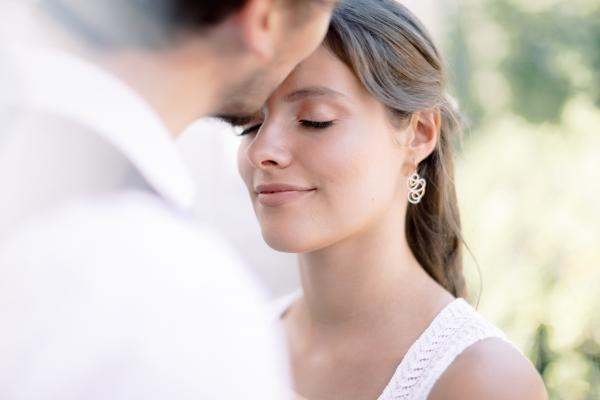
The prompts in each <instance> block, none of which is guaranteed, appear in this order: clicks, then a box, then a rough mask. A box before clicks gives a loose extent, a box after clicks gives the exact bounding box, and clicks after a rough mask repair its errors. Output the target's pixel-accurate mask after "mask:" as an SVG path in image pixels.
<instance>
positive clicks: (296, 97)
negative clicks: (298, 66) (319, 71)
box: [283, 86, 346, 103]
mask: <svg viewBox="0 0 600 400" xmlns="http://www.w3.org/2000/svg"><path fill="white" fill-rule="evenodd" d="M323 96H333V97H346V96H345V95H343V94H342V93H340V92H337V91H335V90H333V89H330V88H327V87H324V86H311V87H307V88H303V89H300V90H296V91H294V92H292V93H289V94H287V95H286V96H285V97H284V98H283V99H284V101H285V102H287V103H293V102H295V101H300V100H303V99H305V98H307V97H323Z"/></svg>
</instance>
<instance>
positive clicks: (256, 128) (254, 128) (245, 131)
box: [238, 124, 262, 136]
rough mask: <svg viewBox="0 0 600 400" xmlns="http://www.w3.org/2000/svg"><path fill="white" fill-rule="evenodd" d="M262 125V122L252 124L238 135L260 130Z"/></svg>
mask: <svg viewBox="0 0 600 400" xmlns="http://www.w3.org/2000/svg"><path fill="white" fill-rule="evenodd" d="M261 126H262V124H256V125H252V126H251V127H249V128H246V129H244V130H243V131H241V132H240V133H239V134H238V136H246V135H248V134H251V133H254V132H256V131H258V130H259V129H260V127H261Z"/></svg>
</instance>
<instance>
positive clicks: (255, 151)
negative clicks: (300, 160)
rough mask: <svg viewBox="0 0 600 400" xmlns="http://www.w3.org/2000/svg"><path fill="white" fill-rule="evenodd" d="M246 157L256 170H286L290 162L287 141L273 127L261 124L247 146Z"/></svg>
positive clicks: (290, 156) (290, 157)
mask: <svg viewBox="0 0 600 400" xmlns="http://www.w3.org/2000/svg"><path fill="white" fill-rule="evenodd" d="M247 156H248V159H249V160H250V162H251V163H252V165H253V166H254V167H255V168H258V169H263V170H264V169H271V168H286V167H288V166H289V165H290V163H291V161H292V155H291V152H290V143H289V139H287V138H286V135H285V134H283V132H282V131H281V130H278V129H277V128H276V127H275V126H267V125H265V124H263V126H262V127H261V129H260V130H259V131H258V133H257V134H256V136H255V137H254V140H253V141H252V143H251V144H250V145H249V146H248V148H247Z"/></svg>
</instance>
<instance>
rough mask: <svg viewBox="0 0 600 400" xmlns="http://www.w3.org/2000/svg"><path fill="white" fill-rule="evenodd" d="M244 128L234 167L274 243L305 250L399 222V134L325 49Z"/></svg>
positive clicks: (402, 194)
mask: <svg viewBox="0 0 600 400" xmlns="http://www.w3.org/2000/svg"><path fill="white" fill-rule="evenodd" d="M407 125H409V124H407ZM244 129H245V131H244V134H243V138H242V141H241V145H240V148H239V156H238V162H239V170H240V174H241V176H242V178H243V180H244V182H245V184H246V186H247V188H248V190H249V192H250V197H251V199H252V203H253V205H254V209H255V212H256V215H257V217H258V220H259V222H260V225H261V228H262V233H263V236H264V238H265V240H266V242H267V243H268V244H269V245H270V246H271V247H272V248H274V249H276V250H279V251H286V252H294V253H305V252H312V251H316V250H319V249H323V248H325V247H328V246H331V245H333V244H336V243H339V242H342V241H345V240H347V239H350V238H353V237H354V238H359V237H360V235H361V234H363V233H365V232H367V231H369V230H372V229H376V228H377V227H378V226H379V225H381V224H382V223H383V222H384V221H389V218H393V219H397V217H398V216H402V217H401V218H402V220H398V221H397V223H398V224H403V216H404V214H405V211H406V175H407V173H409V172H410V171H408V172H407V167H406V164H407V162H409V163H410V160H407V158H406V148H405V146H403V145H402V143H403V142H404V136H405V135H404V133H405V132H403V130H402V129H400V128H398V127H396V126H394V125H392V121H391V118H390V116H389V113H388V111H387V110H386V108H385V107H384V106H383V105H382V104H381V103H379V102H378V101H377V100H375V99H374V98H373V97H371V96H370V95H369V93H368V92H367V90H366V89H365V88H364V87H363V86H362V84H361V83H360V82H359V81H358V80H357V78H356V77H355V76H354V74H353V73H352V71H351V70H350V69H349V68H348V67H347V66H346V65H345V64H344V63H343V62H342V61H340V60H339V59H338V58H337V57H335V56H334V55H333V54H332V53H331V52H330V51H329V50H327V49H325V48H324V47H320V48H319V49H317V51H316V52H315V53H313V55H311V56H310V58H308V59H307V60H306V61H304V62H303V63H302V64H300V65H299V66H298V67H297V68H296V70H295V71H294V72H293V73H292V74H291V75H290V76H289V77H288V78H287V80H286V81H285V82H284V83H283V84H282V85H281V86H280V87H279V88H278V89H277V91H276V92H275V93H274V94H273V95H272V96H271V98H270V99H269V101H268V102H267V104H266V105H265V107H264V108H263V110H262V112H261V115H260V116H257V117H256V119H255V120H254V121H252V122H251V123H249V124H247V125H245V127H244ZM406 129H408V127H407V128H406ZM409 168H410V166H409ZM399 229H400V230H402V225H400V226H399Z"/></svg>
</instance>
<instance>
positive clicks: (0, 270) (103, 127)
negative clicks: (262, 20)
mask: <svg viewBox="0 0 600 400" xmlns="http://www.w3.org/2000/svg"><path fill="white" fill-rule="evenodd" d="M11 60H12V61H13V62H14V65H13V66H14V67H15V68H14V69H13V70H16V71H19V72H20V73H19V77H18V78H19V84H18V85H16V86H17V87H20V88H21V90H19V91H13V92H11V93H8V94H7V93H2V94H0V110H1V111H2V112H3V114H4V115H10V116H13V117H14V118H12V119H11V124H10V125H5V126H3V127H2V128H3V129H2V131H0V190H2V193H1V195H0V320H1V321H2V329H0V398H1V399H3V400H17V399H18V400H34V399H35V400H38V399H57V400H58V399H60V400H70V399H85V400H93V399H111V400H118V399H123V400H124V399H127V400H131V399H165V400H167V399H168V400H175V399H196V400H197V399H233V398H236V399H240V398H244V399H278V400H279V399H283V398H286V395H287V393H286V389H285V388H286V387H288V384H287V383H288V382H287V376H288V374H287V371H286V369H285V368H284V367H283V365H284V363H283V356H282V355H281V354H280V353H279V347H277V343H278V340H279V338H278V337H277V336H276V335H275V334H274V332H272V331H271V328H272V327H271V326H270V324H269V315H268V313H267V312H266V309H265V308H264V294H263V293H262V291H261V290H260V289H259V287H258V285H257V284H256V283H255V281H254V279H253V278H252V277H250V276H249V275H247V274H246V272H245V270H244V269H243V268H242V267H241V266H240V262H239V261H238V260H237V259H236V258H235V257H234V256H232V254H231V251H230V250H229V249H228V248H227V246H225V245H224V244H223V243H222V242H221V241H220V240H218V239H217V238H216V237H215V235H214V234H213V233H211V232H209V231H208V230H206V229H203V228H201V227H198V226H197V225H195V224H193V223H192V222H190V221H189V220H188V217H187V216H186V213H185V207H187V206H189V205H190V204H191V203H192V201H193V198H194V190H193V183H192V182H191V180H190V178H189V177H188V176H187V172H186V170H185V168H184V167H183V166H182V164H181V162H180V160H179V158H178V154H177V153H176V150H175V148H174V145H173V143H172V142H171V140H170V138H169V135H168V133H167V131H166V129H165V128H164V126H163V125H162V123H161V122H160V120H159V118H158V117H157V116H156V115H155V113H154V112H153V111H152V110H151V109H150V108H149V107H148V106H147V104H146V103H145V102H144V101H143V100H142V99H141V98H139V97H138V96H137V95H136V94H135V93H134V92H133V91H132V90H130V89H129V88H128V87H127V86H125V85H124V84H122V83H121V82H119V81H118V80H117V79H115V78H113V77H112V76H110V75H109V74H107V73H105V72H104V71H102V70H100V69H98V68H96V67H95V66H93V65H90V64H87V63H85V62H83V61H81V60H78V59H76V58H74V57H71V56H69V55H67V54H63V53H60V52H57V51H53V50H37V51H23V52H21V51H19V52H18V53H15V54H12V57H11Z"/></svg>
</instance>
